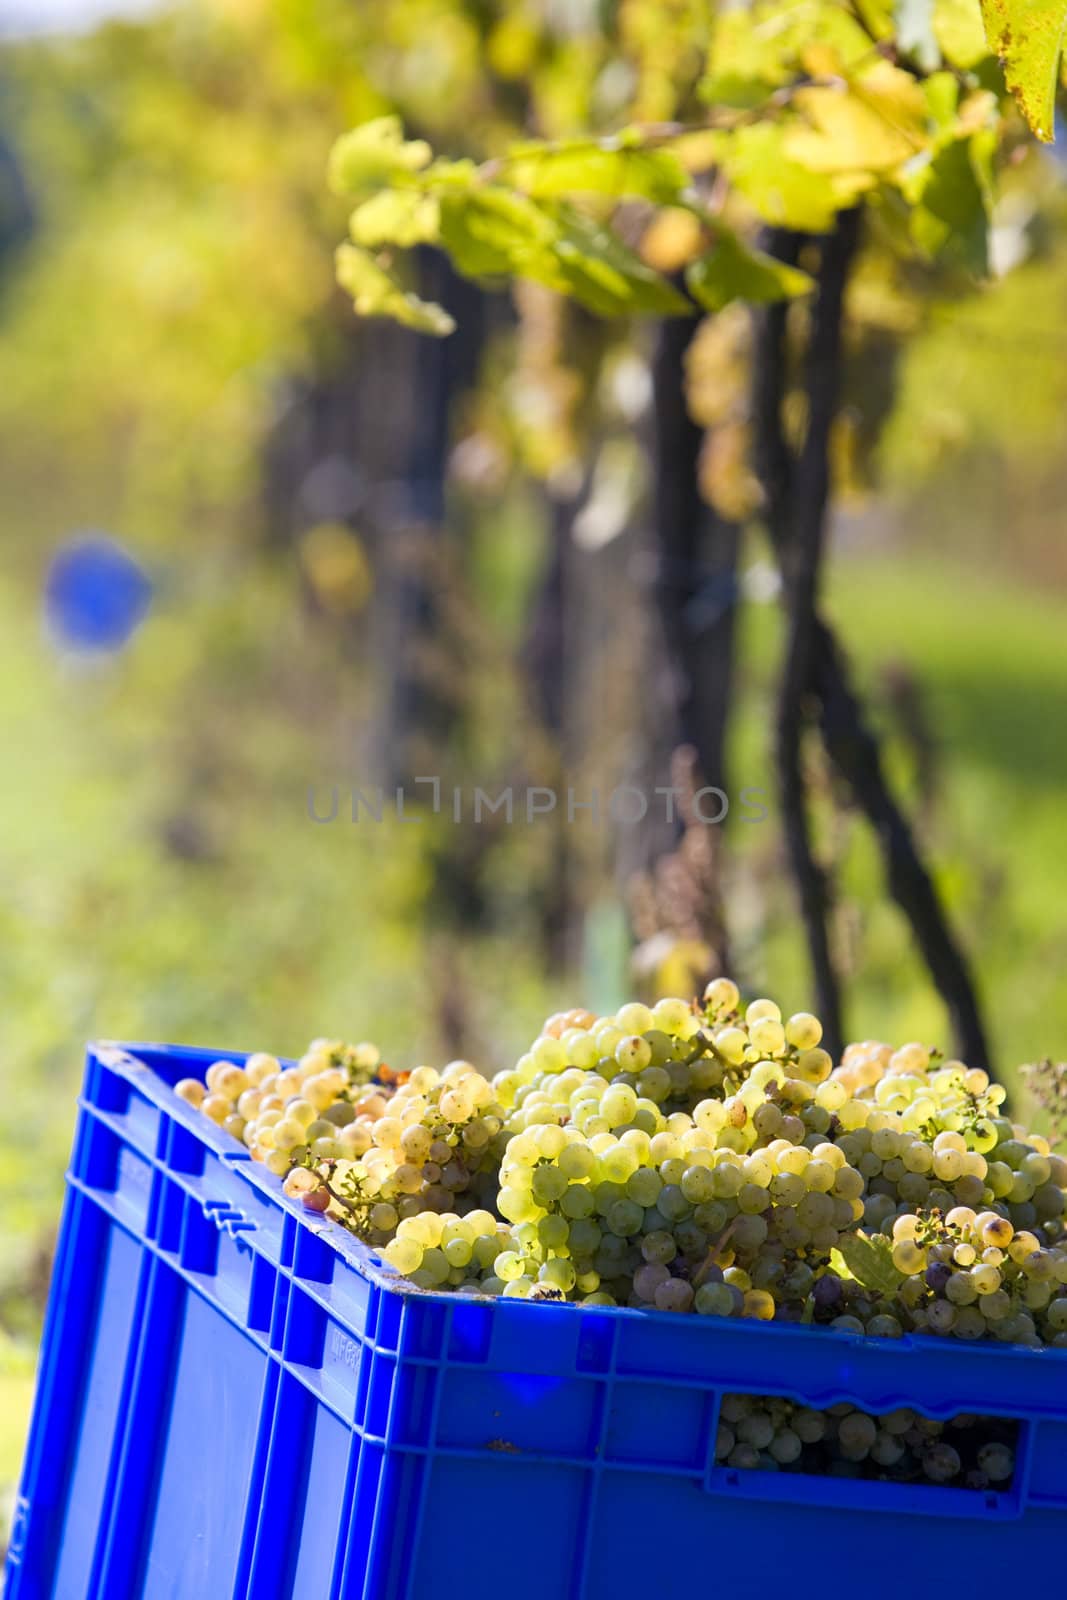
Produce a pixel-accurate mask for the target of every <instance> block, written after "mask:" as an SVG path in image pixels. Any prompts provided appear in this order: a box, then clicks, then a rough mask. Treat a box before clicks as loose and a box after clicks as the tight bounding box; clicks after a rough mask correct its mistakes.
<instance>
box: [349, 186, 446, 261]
mask: <svg viewBox="0 0 1067 1600" xmlns="http://www.w3.org/2000/svg"><path fill="white" fill-rule="evenodd" d="M439 221H440V219H439V215H438V205H437V201H436V199H435V198H434V196H433V195H428V194H422V193H421V192H420V191H419V190H418V189H381V190H379V192H378V193H377V194H375V195H371V197H370V199H369V200H364V201H363V203H362V205H358V206H357V207H356V209H355V210H354V211H353V213H352V216H351V218H350V219H349V224H348V229H349V232H350V234H351V235H352V240H353V243H355V244H358V245H362V246H364V248H365V249H370V250H374V249H377V248H379V247H380V246H382V245H387V244H393V245H397V246H398V247H399V248H400V249H405V250H406V249H409V248H410V247H411V246H412V245H416V244H433V243H434V241H435V240H436V239H437V235H438V229H439Z"/></svg>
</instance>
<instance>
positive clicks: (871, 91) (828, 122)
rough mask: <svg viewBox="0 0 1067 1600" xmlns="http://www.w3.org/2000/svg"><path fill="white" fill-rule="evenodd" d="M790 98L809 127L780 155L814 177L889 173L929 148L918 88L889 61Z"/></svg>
mask: <svg viewBox="0 0 1067 1600" xmlns="http://www.w3.org/2000/svg"><path fill="white" fill-rule="evenodd" d="M1065 3H1067V0H1065ZM794 98H795V103H796V105H797V108H798V109H799V110H800V112H801V113H802V114H803V116H804V117H805V118H806V119H807V121H808V123H809V126H808V127H804V126H802V125H801V126H795V127H793V128H791V129H790V131H789V135H788V137H787V139H786V142H785V153H786V155H787V156H788V157H790V159H791V160H793V161H799V162H800V163H802V164H803V165H805V166H809V167H812V168H814V169H815V171H817V172H889V171H892V170H893V169H894V168H895V167H899V166H902V165H903V164H904V162H906V161H908V160H910V159H911V158H912V157H913V156H915V155H917V154H919V153H921V152H922V151H923V150H924V149H925V148H926V147H927V145H928V143H929V135H928V130H927V111H926V99H925V96H924V95H923V92H922V89H921V88H920V86H919V84H918V83H916V81H915V79H914V78H913V77H912V75H911V73H910V72H904V71H902V70H901V69H900V68H899V67H894V66H893V65H892V64H891V63H890V62H888V61H879V62H878V63H877V65H876V66H874V67H871V68H870V70H869V71H867V72H865V73H864V74H863V75H862V77H856V78H854V79H852V80H850V82H849V83H848V86H847V88H844V89H842V88H836V87H835V88H806V89H800V90H798V91H797V94H796V96H795V97H794Z"/></svg>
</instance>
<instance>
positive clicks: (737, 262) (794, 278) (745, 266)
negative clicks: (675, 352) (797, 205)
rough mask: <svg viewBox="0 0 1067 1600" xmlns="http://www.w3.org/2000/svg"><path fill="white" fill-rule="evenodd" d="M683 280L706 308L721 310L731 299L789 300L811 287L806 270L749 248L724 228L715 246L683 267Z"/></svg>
mask: <svg viewBox="0 0 1067 1600" xmlns="http://www.w3.org/2000/svg"><path fill="white" fill-rule="evenodd" d="M685 281H686V285H687V287H688V289H689V292H690V294H691V295H692V296H693V299H694V300H696V301H697V303H698V304H699V305H701V306H703V307H704V309H705V311H721V310H722V309H723V307H724V306H728V305H729V304H730V302H731V301H732V300H746V301H748V302H749V304H751V305H765V304H766V303H767V302H769V301H773V300H791V299H793V298H795V296H797V295H801V294H807V293H808V292H809V291H810V290H811V288H812V287H813V285H812V281H811V279H810V278H809V277H808V274H807V273H806V272H801V271H800V270H799V268H797V267H789V266H786V265H785V264H784V263H783V262H781V261H776V260H775V259H774V257H773V256H769V255H766V254H765V253H764V252H763V251H762V250H752V249H750V248H749V247H748V245H746V244H743V243H742V242H741V240H740V239H739V238H738V237H737V235H736V234H734V233H730V232H728V231H727V230H726V229H721V230H720V232H719V236H718V240H717V242H716V245H715V248H714V250H712V251H711V252H710V254H708V255H706V256H702V257H701V258H700V260H699V261H694V262H693V264H692V266H691V267H689V268H688V269H687V270H686V275H685Z"/></svg>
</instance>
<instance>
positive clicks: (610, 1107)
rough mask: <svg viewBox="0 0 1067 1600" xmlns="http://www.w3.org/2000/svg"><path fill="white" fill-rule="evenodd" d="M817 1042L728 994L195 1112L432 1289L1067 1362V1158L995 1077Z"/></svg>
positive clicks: (214, 1102)
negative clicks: (1064, 1357) (439, 1065)
mask: <svg viewBox="0 0 1067 1600" xmlns="http://www.w3.org/2000/svg"><path fill="white" fill-rule="evenodd" d="M821 1039H822V1028H821V1025H820V1023H819V1021H818V1018H817V1017H815V1016H813V1015H812V1014H811V1013H810V1012H803V1011H801V1012H796V1013H794V1014H792V1015H783V1013H782V1011H781V1010H780V1009H779V1007H778V1005H777V1004H776V1003H775V1002H774V1001H773V1000H770V999H766V998H760V999H753V1000H751V1001H749V1002H748V1003H747V1004H746V1003H744V1002H743V1000H742V996H741V993H740V990H739V989H738V986H737V985H736V984H735V983H734V982H733V981H732V980H730V979H729V978H717V979H715V980H714V981H713V982H712V983H710V984H709V985H708V987H707V989H706V990H705V992H704V994H703V996H702V997H701V998H700V999H699V1000H693V1001H689V1000H684V999H680V998H677V997H667V998H663V999H661V1000H658V1001H657V1002H656V1003H655V1004H654V1005H646V1004H644V1003H642V1002H639V1001H632V1002H629V1003H627V1004H625V1005H623V1006H621V1007H620V1008H619V1009H618V1010H617V1011H616V1012H614V1013H612V1014H610V1015H603V1016H598V1015H596V1014H595V1013H593V1012H591V1011H588V1010H585V1009H582V1008H575V1009H573V1010H570V1011H566V1012H557V1013H555V1014H554V1015H553V1016H551V1017H549V1018H548V1019H547V1020H546V1021H545V1023H544V1025H543V1027H542V1029H541V1031H540V1033H539V1034H538V1036H537V1038H536V1039H534V1040H533V1041H532V1042H531V1044H530V1046H529V1048H528V1049H527V1050H525V1051H524V1052H523V1053H522V1055H521V1056H520V1057H519V1058H518V1060H517V1061H515V1063H514V1064H513V1065H511V1066H507V1067H504V1068H503V1069H501V1070H498V1071H496V1072H495V1073H494V1074H493V1075H492V1076H486V1075H485V1074H483V1073H482V1072H480V1071H479V1070H478V1069H477V1068H476V1067H475V1066H474V1065H473V1064H472V1063H470V1062H466V1061H454V1062H451V1063H449V1065H447V1066H446V1067H444V1068H443V1069H442V1070H441V1071H438V1070H437V1069H435V1068H434V1067H430V1066H418V1067H415V1068H414V1069H413V1070H411V1071H404V1072H397V1071H394V1070H393V1069H391V1068H390V1067H388V1066H386V1065H385V1064H384V1063H383V1061H382V1058H381V1055H380V1052H379V1051H378V1050H377V1048H376V1047H375V1046H373V1045H369V1044H361V1045H346V1044H344V1043H343V1042H341V1041H336V1040H325V1039H319V1040H316V1041H314V1042H313V1044H312V1045H311V1046H309V1048H308V1050H307V1052H306V1053H305V1055H304V1056H302V1057H301V1059H300V1060H299V1061H298V1062H296V1063H295V1064H293V1065H286V1066H283V1065H282V1064H281V1063H280V1062H279V1061H277V1060H276V1059H275V1058H274V1057H273V1056H267V1055H262V1054H261V1055H256V1056H252V1057H250V1058H249V1059H248V1060H247V1061H246V1062H245V1064H244V1066H243V1067H241V1066H238V1065H236V1064H235V1063H232V1062H227V1061H219V1062H216V1063H214V1064H213V1065H212V1066H211V1067H210V1068H209V1069H208V1072H207V1076H206V1082H205V1083H200V1082H199V1081H197V1080H186V1081H185V1082H183V1083H181V1084H179V1085H178V1086H177V1092H178V1094H179V1095H181V1096H182V1097H183V1098H184V1099H186V1100H188V1101H189V1102H190V1103H191V1104H192V1105H194V1106H196V1107H198V1108H199V1110H200V1111H201V1113H202V1114H203V1115H205V1116H207V1117H209V1118H210V1119H211V1120H212V1121H214V1122H215V1123H216V1124H217V1125H218V1126H220V1127H221V1128H222V1129H223V1130H224V1132H226V1133H228V1134H231V1135H232V1136H233V1137H235V1138H238V1139H241V1140H242V1141H243V1142H244V1144H245V1145H246V1146H247V1147H248V1149H249V1151H250V1153H251V1155H252V1158H253V1160H255V1161H258V1162H261V1163H262V1164H263V1165H264V1166H265V1167H266V1169H267V1171H268V1172H270V1173H271V1174H273V1175H274V1176H276V1177H278V1178H280V1179H282V1180H283V1181H284V1186H285V1189H286V1192H287V1193H288V1195H289V1196H290V1198H292V1199H294V1200H299V1201H300V1202H301V1203H302V1204H303V1205H304V1206H305V1207H307V1208H308V1209H310V1210H312V1211H317V1212H319V1213H320V1214H323V1215H326V1216H328V1217H330V1218H332V1219H333V1220H335V1221H336V1222H338V1223H340V1224H341V1225H343V1226H344V1227H346V1228H348V1229H349V1230H351V1231H352V1232H354V1233H355V1234H357V1236H358V1237H360V1238H361V1239H362V1240H363V1241H364V1242H365V1243H366V1244H367V1245H368V1246H369V1247H370V1248H371V1249H373V1250H374V1251H376V1252H377V1253H378V1257H379V1260H380V1261H381V1262H382V1263H383V1264H384V1265H385V1267H386V1268H387V1269H388V1270H390V1271H391V1272H393V1273H395V1274H396V1275H397V1277H398V1278H399V1279H400V1280H403V1281H404V1282H405V1283H406V1284H407V1285H408V1286H409V1287H411V1288H412V1289H414V1290H417V1291H418V1290H421V1291H458V1292H463V1293H465V1294H476V1295H483V1296H490V1297H491V1296H503V1297H506V1298H510V1299H515V1298H518V1299H531V1300H539V1301H542V1300H543V1301H547V1302H550V1303H558V1302H564V1303H570V1304H583V1305H596V1306H619V1305H621V1306H627V1307H630V1308H633V1309H637V1310H643V1311H651V1312H670V1313H691V1314H696V1315H701V1316H708V1317H730V1318H739V1319H748V1320H755V1321H783V1322H803V1323H807V1324H810V1325H812V1326H815V1327H826V1328H828V1329H830V1330H837V1331H841V1332H848V1333H852V1334H858V1335H864V1336H867V1337H885V1338H899V1337H901V1336H902V1335H904V1334H911V1335H919V1336H928V1337H937V1338H942V1337H953V1338H961V1339H964V1340H973V1339H980V1338H988V1339H992V1340H997V1341H1001V1342H1010V1343H1017V1344H1023V1345H1056V1346H1060V1347H1063V1346H1065V1345H1067V1228H1065V1210H1067V1161H1065V1160H1064V1158H1063V1157H1061V1156H1058V1155H1056V1154H1054V1153H1053V1152H1052V1151H1051V1150H1050V1148H1049V1145H1048V1141H1047V1140H1045V1139H1044V1138H1043V1137H1042V1136H1041V1135H1038V1134H1033V1133H1030V1132H1028V1131H1027V1129H1026V1128H1025V1127H1023V1126H1022V1125H1021V1124H1019V1123H1016V1122H1013V1121H1011V1120H1010V1119H1009V1118H1008V1117H1007V1116H1005V1114H1004V1107H1005V1100H1006V1095H1005V1092H1004V1090H1003V1088H1002V1087H1001V1086H1000V1085H998V1084H995V1083H991V1082H990V1080H989V1077H988V1075H987V1074H986V1073H985V1072H983V1071H979V1070H972V1069H970V1068H968V1067H967V1066H966V1064H965V1063H963V1062H961V1061H954V1060H946V1059H944V1058H943V1057H942V1056H941V1055H940V1054H939V1053H938V1052H937V1051H935V1050H931V1049H929V1048H928V1047H926V1046H925V1045H922V1044H918V1043H909V1044H905V1045H902V1046H900V1047H899V1048H897V1049H894V1048H893V1047H892V1046H890V1045H888V1044H883V1043H881V1042H878V1041H866V1042H864V1043H860V1044H854V1045H850V1046H849V1047H848V1048H847V1049H846V1050H845V1052H844V1054H843V1056H842V1059H841V1061H840V1062H839V1063H836V1064H835V1062H834V1061H833V1060H832V1059H831V1057H830V1055H829V1054H828V1053H827V1052H826V1051H825V1050H824V1049H823V1048H822V1044H821ZM850 1428H856V1429H859V1430H860V1431H863V1430H862V1428H861V1425H860V1424H859V1423H855V1424H850ZM848 1431H849V1430H848V1429H846V1435H847V1433H848ZM740 1443H741V1444H746V1445H747V1444H750V1443H751V1441H746V1440H741V1441H740ZM786 1448H787V1450H788V1449H790V1448H792V1446H791V1445H787V1446H786ZM952 1448H955V1446H952ZM879 1449H881V1450H883V1452H884V1453H887V1454H892V1451H891V1449H890V1446H889V1445H882V1446H879ZM763 1454H766V1451H764V1452H763ZM942 1456H943V1460H942V1468H943V1469H944V1468H945V1467H946V1465H947V1463H948V1461H949V1458H948V1456H947V1455H945V1454H944V1452H942ZM932 1459H933V1460H934V1462H935V1464H936V1461H937V1460H938V1459H939V1457H938V1456H937V1454H936V1452H935V1454H934V1456H933V1458H932ZM935 1470H936V1468H935ZM967 1470H968V1471H970V1472H971V1473H972V1475H973V1473H976V1472H977V1471H978V1470H979V1469H978V1468H977V1467H976V1466H974V1465H973V1464H972V1465H971V1467H969V1468H968V1469H967ZM954 1476H958V1474H955V1475H952V1474H950V1475H948V1476H946V1477H945V1479H944V1481H950V1479H951V1478H952V1477H954Z"/></svg>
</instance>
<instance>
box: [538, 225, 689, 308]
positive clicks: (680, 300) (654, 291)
mask: <svg viewBox="0 0 1067 1600" xmlns="http://www.w3.org/2000/svg"><path fill="white" fill-rule="evenodd" d="M558 223H559V238H558V240H557V243H556V246H555V258H556V263H557V267H558V270H559V272H560V274H561V276H562V278H563V282H564V285H565V287H566V290H567V292H568V293H570V294H572V295H573V296H574V298H575V299H576V300H578V301H580V302H581V304H582V305H584V306H586V307H588V309H589V310H590V311H595V312H597V313H598V314H599V315H601V316H607V317H612V316H628V315H630V314H631V313H645V314H647V315H651V316H668V317H669V316H680V315H684V313H685V312H687V311H688V310H689V309H690V306H689V302H688V301H687V300H686V298H685V296H684V295H683V294H681V293H679V291H678V290H677V289H676V288H675V287H674V285H673V284H670V283H668V282H667V280H666V278H662V277H661V276H660V274H659V273H658V272H654V271H653V270H652V268H651V267H648V266H646V265H645V263H644V262H643V261H642V260H641V258H640V256H637V255H635V254H634V252H633V251H632V250H630V249H628V248H627V246H626V245H624V244H623V242H622V240H621V239H619V238H618V237H617V235H616V234H614V233H612V232H611V230H610V229H609V228H605V227H604V226H603V225H602V224H601V223H599V222H596V221H595V220H594V219H593V218H592V217H588V216H586V215H585V213H584V212H581V211H576V210H575V209H574V208H573V207H571V206H561V207H560V208H559V212H558Z"/></svg>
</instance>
